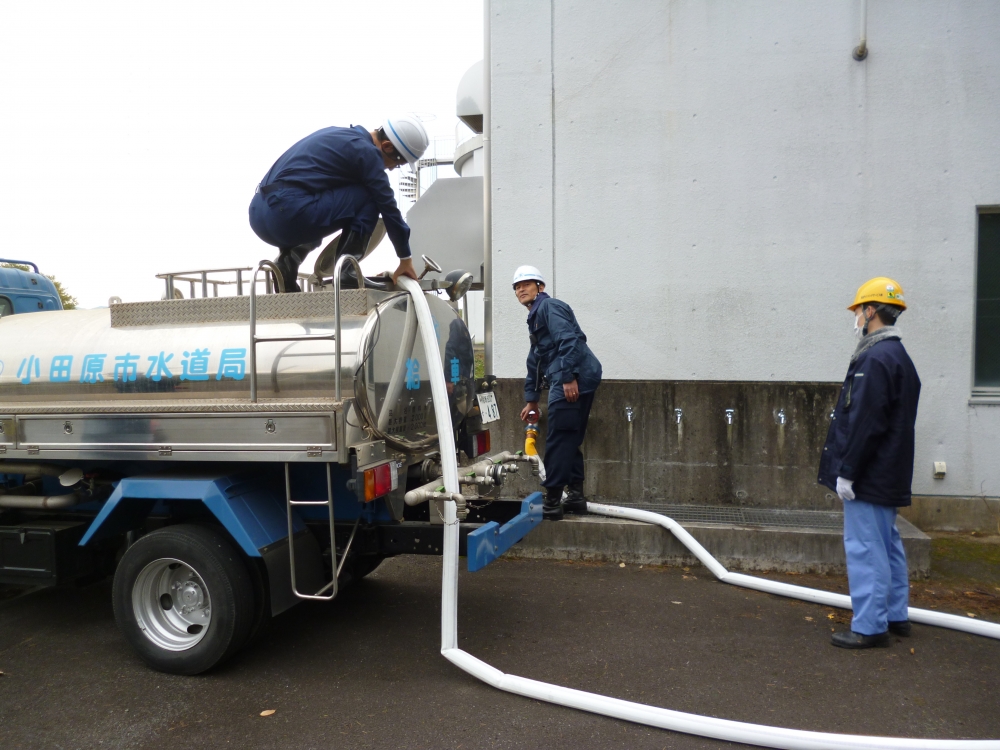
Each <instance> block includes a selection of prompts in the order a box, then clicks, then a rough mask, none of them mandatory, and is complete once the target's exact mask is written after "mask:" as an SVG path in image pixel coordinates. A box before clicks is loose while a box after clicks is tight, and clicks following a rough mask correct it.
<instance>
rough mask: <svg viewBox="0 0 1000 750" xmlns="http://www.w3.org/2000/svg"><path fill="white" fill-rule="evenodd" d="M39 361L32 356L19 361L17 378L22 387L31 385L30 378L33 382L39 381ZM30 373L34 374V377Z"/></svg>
mask: <svg viewBox="0 0 1000 750" xmlns="http://www.w3.org/2000/svg"><path fill="white" fill-rule="evenodd" d="M41 361H42V360H40V359H39V358H38V357H36V356H35V355H34V354H32V355H31V356H30V357H25V358H24V359H22V360H21V366H20V367H18V368H17V377H18V378H20V380H21V383H22V384H23V385H28V384H29V383H31V378H32V377H34V378H35V380H39V379H41V377H42V373H41V364H40V363H41ZM32 373H34V375H32Z"/></svg>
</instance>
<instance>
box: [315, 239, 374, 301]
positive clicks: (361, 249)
mask: <svg viewBox="0 0 1000 750" xmlns="http://www.w3.org/2000/svg"><path fill="white" fill-rule="evenodd" d="M370 239H371V235H363V234H361V233H360V232H356V231H354V230H353V229H345V230H344V231H342V232H341V233H340V236H339V237H337V238H336V239H335V240H331V241H330V243H329V244H328V245H327V246H326V247H324V248H323V252H321V253H320V255H319V258H318V259H317V260H316V275H317V276H324V277H325V276H332V275H333V269H334V267H335V266H336V264H337V260H338V259H339V258H340V257H341V256H343V255H353V256H354V257H355V258H357V259H358V262H359V263H360V262H361V259H362V258H364V257H365V250H367V249H368V241H369V240H370ZM340 288H341V289H357V288H358V277H357V272H356V271H355V270H354V266H353V265H345V267H344V270H343V272H342V273H341V274H340Z"/></svg>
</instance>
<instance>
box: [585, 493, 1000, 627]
mask: <svg viewBox="0 0 1000 750" xmlns="http://www.w3.org/2000/svg"><path fill="white" fill-rule="evenodd" d="M587 509H588V510H589V511H590V512H591V513H597V514H599V515H602V516H614V517H616V518H628V519H630V520H632V521H643V522H645V523H651V524H656V525H658V526H662V527H663V528H665V529H666V530H667V531H669V532H671V533H672V534H673V535H674V536H675V537H677V538H678V539H679V540H680V541H681V543H682V544H683V545H684V546H685V547H687V548H688V549H689V550H690V551H691V553H692V554H694V556H695V557H697V558H698V560H699V561H700V562H701V564H702V565H704V566H705V567H706V568H708V569H709V570H711V571H712V575H714V576H715V577H716V578H718V579H719V580H720V581H722V582H724V583H731V584H733V585H734V586H742V587H743V588H747V589H756V590H757V591H765V592H767V593H768V594H777V595H779V596H788V597H791V598H793V599H802V600H804V601H807V602H814V603H816V604H824V605H826V606H828V607H839V608H841V609H851V597H849V596H847V595H845V594H834V593H831V592H829V591H820V590H819V589H807V588H806V587H805V586H794V585H792V584H790V583H781V582H780V581H769V580H767V579H765V578H757V577H756V576H748V575H743V574H742V573H730V572H729V571H728V570H726V569H725V568H724V567H723V566H722V565H721V564H720V563H719V561H718V560H716V559H715V558H714V557H712V556H711V555H710V554H709V553H708V550H706V549H705V548H704V547H702V546H701V545H700V544H699V543H698V540H697V539H695V538H694V537H693V536H691V535H690V534H689V533H688V532H687V531H685V529H684V528H683V527H682V526H681V525H680V524H679V523H677V521H675V520H674V519H672V518H667V517H666V516H663V515H660V514H659V513H652V512H650V511H648V510H638V509H636V508H620V507H618V506H615V505H600V504H599V503H587ZM908 615H909V618H910V620H912V621H913V622H917V623H920V624H921V625H935V626H937V627H939V628H948V629H950V630H961V631H964V632H966V633H972V634H973V635H982V636H985V637H987V638H1000V625H998V624H997V623H994V622H983V621H982V620H973V619H971V618H969V617H959V616H958V615H947V614H945V613H943V612H932V611H931V610H929V609H917V608H916V607H910V608H909V610H908Z"/></svg>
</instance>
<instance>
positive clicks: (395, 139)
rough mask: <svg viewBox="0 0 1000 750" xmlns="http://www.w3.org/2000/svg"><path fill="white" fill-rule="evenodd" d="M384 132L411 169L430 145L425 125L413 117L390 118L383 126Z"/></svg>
mask: <svg viewBox="0 0 1000 750" xmlns="http://www.w3.org/2000/svg"><path fill="white" fill-rule="evenodd" d="M382 130H384V131H385V135H386V137H387V138H388V139H389V140H390V141H392V145H393V146H395V147H396V151H398V152H399V153H400V155H401V156H402V157H403V158H404V159H406V161H407V162H409V164H410V166H411V167H412V166H413V165H414V164H415V163H416V162H417V160H418V159H419V158H420V157H421V156H423V155H424V151H426V150H427V146H428V144H429V143H430V138H428V137H427V131H426V130H424V125H423V123H422V122H420V120H418V119H417V118H416V117H413V116H412V115H403V116H402V117H390V118H388V119H387V120H386V121H385V124H383V125H382Z"/></svg>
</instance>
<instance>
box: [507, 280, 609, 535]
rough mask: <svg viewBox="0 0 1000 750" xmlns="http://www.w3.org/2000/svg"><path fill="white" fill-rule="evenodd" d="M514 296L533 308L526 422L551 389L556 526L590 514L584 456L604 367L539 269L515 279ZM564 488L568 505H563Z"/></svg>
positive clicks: (550, 470)
mask: <svg viewBox="0 0 1000 750" xmlns="http://www.w3.org/2000/svg"><path fill="white" fill-rule="evenodd" d="M514 294H515V295H516V296H517V300H518V302H520V303H521V304H522V305H524V306H525V307H527V308H528V333H529V335H530V338H531V351H530V352H529V353H528V377H527V378H526V379H525V381H524V400H525V402H526V403H525V405H524V408H523V409H522V410H521V420H522V421H523V422H528V414H529V413H530V412H537V411H538V400H539V398H540V397H541V391H542V390H543V388H545V387H546V385H548V389H549V426H548V431H547V432H546V435H545V473H546V477H545V481H544V482H542V485H543V486H544V487H545V492H546V495H545V502H544V503H543V505H542V515H543V517H544V518H546V519H548V520H551V521H558V520H560V519H562V517H563V513H564V512H565V513H580V514H585V513H586V512H587V499H586V498H585V497H584V495H583V479H584V475H583V452H582V451H581V450H580V446H581V445H582V444H583V438H584V436H585V435H586V432H587V421H588V420H589V419H590V408H591V406H593V403H594V393H595V392H596V391H597V387H598V386H599V385H600V384H601V363H600V362H599V361H598V360H597V357H595V356H594V353H593V352H592V351H590V347H588V346H587V337H586V336H585V335H584V333H583V331H582V330H580V326H579V324H578V323H577V322H576V316H575V315H574V314H573V310H572V308H570V306H569V305H567V304H566V303H565V302H563V301H562V300H557V299H553V298H552V297H550V296H549V295H547V294H546V293H545V279H544V278H543V277H542V274H541V272H540V271H539V270H538V269H537V268H535V267H534V266H521V267H520V268H518V269H517V271H516V272H515V273H514ZM563 488H565V490H566V500H565V502H563V500H562V496H563Z"/></svg>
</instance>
